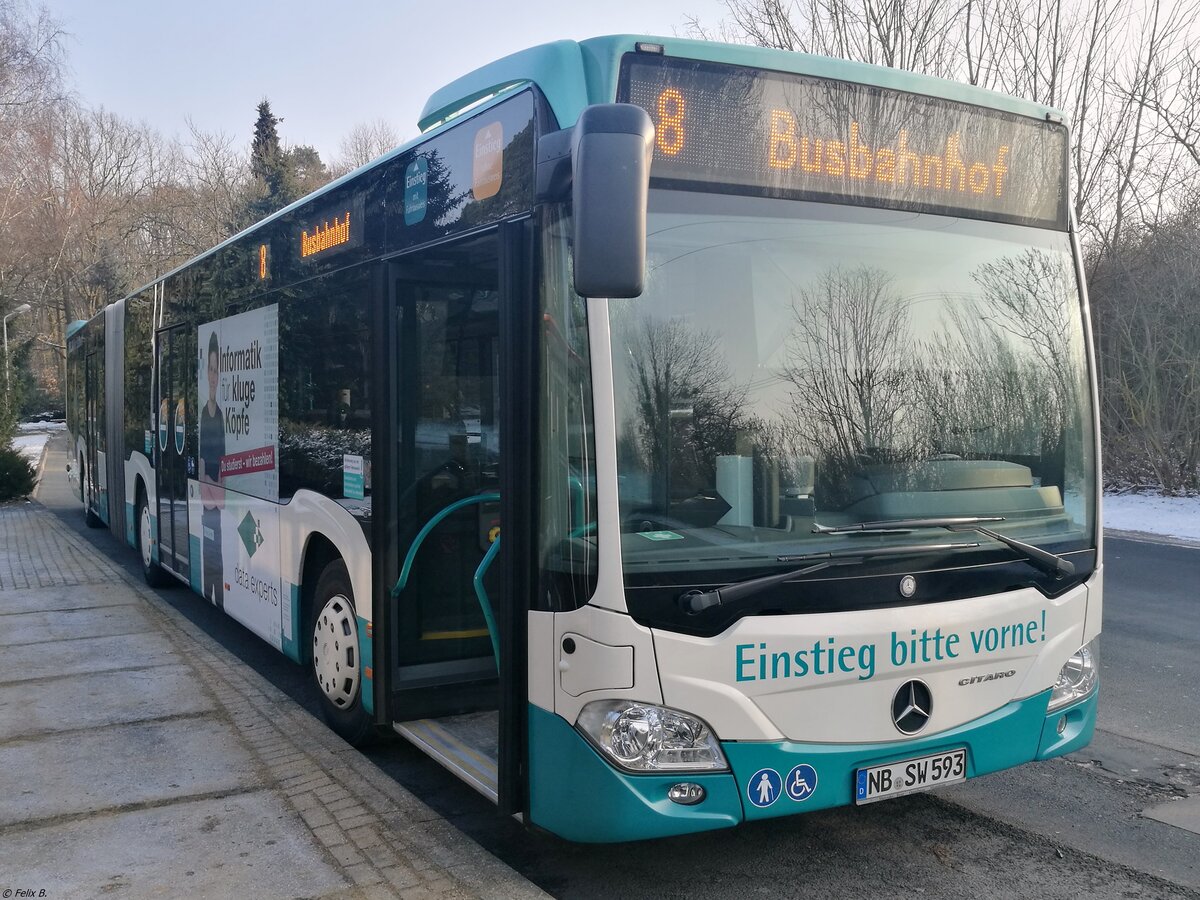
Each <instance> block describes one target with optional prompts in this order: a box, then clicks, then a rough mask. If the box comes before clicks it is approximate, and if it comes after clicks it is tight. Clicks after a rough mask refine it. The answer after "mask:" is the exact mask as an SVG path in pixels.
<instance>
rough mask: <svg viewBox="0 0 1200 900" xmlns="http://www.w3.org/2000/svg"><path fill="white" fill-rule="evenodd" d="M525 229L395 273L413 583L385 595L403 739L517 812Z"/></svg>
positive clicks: (397, 570)
mask: <svg viewBox="0 0 1200 900" xmlns="http://www.w3.org/2000/svg"><path fill="white" fill-rule="evenodd" d="M523 235H524V231H523V229H522V225H521V224H520V223H514V224H508V225H506V226H502V227H501V228H499V229H494V230H492V231H491V232H489V233H487V234H485V235H483V236H476V237H472V238H470V239H466V240H462V241H458V242H455V243H452V244H443V245H439V246H437V247H434V248H431V249H427V250H421V251H416V252H414V253H410V254H407V255H405V256H403V257H400V258H399V259H398V260H396V261H395V262H393V263H392V264H391V267H390V271H389V281H390V291H391V297H392V314H393V316H394V319H393V323H394V327H393V328H392V329H391V337H390V340H391V341H392V346H391V353H390V358H391V359H392V360H393V361H394V362H393V365H394V371H393V373H392V376H391V378H392V383H393V385H394V391H395V402H394V404H393V411H394V412H393V415H394V418H393V419H392V422H393V425H394V429H395V431H394V440H393V441H389V443H391V444H392V446H394V447H395V454H396V455H395V465H394V466H393V467H390V468H392V469H393V471H394V477H395V484H394V486H393V487H392V489H391V490H389V494H390V495H391V496H392V497H394V498H395V499H394V501H393V502H394V504H395V506H394V513H393V514H392V516H391V517H389V518H390V521H391V522H393V523H394V529H395V530H394V532H393V535H394V538H393V541H394V542H393V543H392V547H394V548H395V549H394V554H393V553H388V554H387V557H388V559H389V561H390V563H391V566H392V570H391V572H389V573H388V574H387V576H386V579H385V580H386V583H387V584H388V585H389V586H390V585H392V584H394V583H396V582H402V589H401V590H399V592H398V594H397V595H396V596H394V597H392V596H390V595H389V594H388V593H387V592H385V596H384V599H383V602H384V603H387V604H390V606H389V608H388V614H387V616H386V620H387V621H388V623H389V624H388V627H387V632H388V635H387V639H388V641H389V647H388V655H389V657H390V664H389V683H390V692H389V694H390V696H389V704H388V705H389V712H390V716H391V719H392V721H393V723H394V725H395V727H396V729H397V730H398V731H399V732H400V733H401V734H403V735H404V736H405V737H407V738H408V739H409V740H411V741H413V742H414V743H416V744H417V745H418V746H420V747H421V748H422V749H424V750H425V751H426V752H428V753H430V755H432V756H434V758H436V759H437V760H438V761H439V762H441V763H442V764H443V765H445V766H446V767H447V768H449V769H450V770H451V771H453V772H455V774H457V775H459V776H460V777H461V778H462V779H463V780H464V781H467V782H468V783H469V784H471V785H472V786H474V787H476V788H477V789H478V790H480V791H481V792H482V793H484V794H485V795H486V796H489V797H490V798H491V799H493V800H495V801H497V802H498V804H499V805H500V807H501V809H502V811H505V812H515V811H519V810H520V809H521V808H523V791H522V790H521V787H520V779H519V777H518V775H517V774H515V773H517V772H519V770H520V762H519V760H520V759H521V758H523V756H522V754H523V746H524V745H523V739H522V738H521V735H522V734H523V731H522V728H521V724H520V723H521V722H522V721H523V718H522V715H523V696H524V695H523V688H522V687H518V685H521V686H523V684H524V670H525V660H524V650H523V641H520V640H514V634H515V631H516V630H515V629H514V628H513V627H512V626H513V621H514V619H517V620H518V621H520V622H521V623H522V626H523V624H524V619H523V618H519V619H518V618H517V617H518V615H519V614H518V613H516V612H515V610H516V608H517V605H516V604H515V602H514V599H513V598H514V596H515V595H516V592H515V591H514V588H513V582H512V576H513V574H514V571H513V560H514V556H513V552H512V549H511V548H512V547H514V546H516V547H518V548H519V547H520V545H521V542H520V540H519V539H518V534H517V532H519V531H520V529H519V528H518V527H515V526H513V533H511V534H510V533H509V531H508V530H507V529H510V526H512V523H511V522H510V521H506V519H505V517H506V515H508V510H509V509H510V508H511V504H512V502H513V500H514V497H515V496H516V494H517V493H518V492H516V491H513V490H511V489H510V482H511V480H512V476H511V474H510V471H509V464H510V459H509V454H511V453H513V452H514V451H513V449H512V447H513V446H514V445H513V444H511V443H510V440H511V436H512V434H513V431H512V428H511V423H510V419H511V418H512V415H511V413H510V412H508V409H509V407H510V405H511V404H510V403H508V402H506V400H505V397H506V391H507V390H508V389H509V384H508V382H509V381H510V380H511V379H510V378H509V376H507V375H506V374H505V373H506V371H507V370H506V366H507V365H508V364H509V362H510V360H509V359H508V356H509V353H508V350H507V348H508V347H509V346H510V344H509V343H508V341H507V340H506V329H507V327H508V326H507V325H506V317H507V316H509V315H511V313H510V312H509V310H508V309H507V306H508V304H509V302H510V297H511V296H512V295H513V294H514V293H516V292H517V291H515V290H514V288H513V286H512V285H513V284H514V279H516V278H517V277H524V275H523V274H521V275H520V276H518V275H516V274H515V273H514V270H520V271H521V272H522V273H523V272H524V266H523V265H521V264H520V263H519V262H518V260H519V259H520V257H521V254H520V251H519V248H520V247H521V246H524V244H523V243H522V242H523V241H524V240H525V238H524V237H523ZM517 446H519V445H517ZM378 458H379V457H378V456H377V459H378ZM377 484H378V482H377ZM376 496H378V490H377V492H376ZM526 527H527V526H526ZM502 538H503V539H502ZM518 552H519V549H518ZM393 573H394V574H393Z"/></svg>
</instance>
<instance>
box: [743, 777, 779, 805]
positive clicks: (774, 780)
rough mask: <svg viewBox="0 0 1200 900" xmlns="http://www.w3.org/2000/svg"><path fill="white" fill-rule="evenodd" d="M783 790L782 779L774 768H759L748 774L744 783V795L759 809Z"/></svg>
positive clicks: (774, 799) (771, 801) (777, 796)
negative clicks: (746, 781) (746, 782)
mask: <svg viewBox="0 0 1200 900" xmlns="http://www.w3.org/2000/svg"><path fill="white" fill-rule="evenodd" d="M782 790H783V779H782V778H780V777H779V773H778V772H776V771H775V770H774V769H759V770H758V771H757V772H755V773H754V774H753V775H751V776H750V783H749V784H747V785H746V796H747V797H748V798H749V799H750V802H751V803H753V804H754V805H755V806H757V807H758V808H759V809H765V808H766V807H768V806H770V805H771V804H772V803H774V802H775V801H776V800H778V799H779V794H780V792H781V791H782Z"/></svg>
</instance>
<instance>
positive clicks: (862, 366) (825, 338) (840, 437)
mask: <svg viewBox="0 0 1200 900" xmlns="http://www.w3.org/2000/svg"><path fill="white" fill-rule="evenodd" d="M792 318H793V322H792V333H791V338H790V343H789V346H788V348H787V351H786V362H785V364H784V366H783V367H782V371H781V373H780V374H781V376H782V377H783V378H784V379H785V380H786V381H787V382H789V383H790V386H791V389H792V394H791V406H792V418H793V421H794V422H795V423H796V424H795V428H796V429H797V432H798V435H799V436H800V438H801V442H802V443H803V444H805V445H807V447H809V448H811V449H810V450H809V451H808V452H810V453H811V452H814V451H815V455H819V456H824V457H826V458H828V459H829V460H831V461H832V462H833V464H834V467H835V468H837V467H838V466H840V467H842V468H844V469H850V468H853V467H854V466H855V465H856V464H857V462H858V461H859V460H860V458H861V457H863V456H864V455H866V454H869V453H871V452H873V451H875V450H877V449H879V448H889V449H894V448H897V447H899V446H900V445H901V444H903V443H907V442H909V441H911V436H907V435H906V434H905V429H904V427H903V426H904V421H903V417H904V414H905V409H906V408H911V406H912V402H911V397H909V396H908V394H909V392H910V386H911V380H910V379H909V378H908V377H907V373H908V370H909V368H910V366H909V363H908V359H907V355H906V353H907V348H908V346H909V345H910V343H911V341H910V334H909V322H908V304H907V303H906V301H905V299H904V298H903V297H902V296H900V295H899V293H898V292H897V291H896V288H895V286H894V285H893V283H892V279H891V277H890V276H889V275H888V274H887V273H886V272H884V271H882V270H880V269H875V268H871V267H869V266H858V267H856V268H853V269H842V268H833V269H829V270H827V271H826V272H824V273H822V274H821V275H820V276H819V277H818V278H817V279H815V281H814V282H813V284H812V285H811V286H810V287H807V288H804V289H801V290H800V291H799V293H798V295H797V297H796V299H795V300H794V301H793V304H792Z"/></svg>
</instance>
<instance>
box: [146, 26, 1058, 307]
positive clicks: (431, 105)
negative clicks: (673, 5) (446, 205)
mask: <svg viewBox="0 0 1200 900" xmlns="http://www.w3.org/2000/svg"><path fill="white" fill-rule="evenodd" d="M639 44H651V45H657V46H660V47H662V48H663V52H664V53H665V54H666V55H668V56H677V57H681V58H684V59H697V60H703V61H708V62H723V63H729V64H732V65H741V66H751V67H756V68H762V69H772V70H775V71H779V72H793V73H797V74H801V75H812V76H816V77H820V78H834V79H839V80H842V81H851V82H859V83H862V84H870V85H875V86H878V87H885V88H891V89H893V90H901V91H908V92H910V93H915V94H928V95H930V96H934V97H942V98H944V99H947V100H957V101H959V102H962V103H970V104H973V105H976V106H984V107H988V108H991V109H999V110H1004V111H1007V112H1011V113H1015V114H1017V115H1023V116H1031V117H1033V118H1037V119H1044V118H1046V117H1047V116H1050V117H1052V118H1053V119H1055V120H1056V121H1063V116H1062V114H1061V113H1060V112H1058V111H1057V110H1055V109H1053V108H1051V107H1049V106H1043V105H1042V104H1040V103H1032V102H1030V101H1028V100H1020V99H1018V98H1016V97H1009V96H1007V95H1005V94H998V93H996V92H994V91H988V90H984V89H983V88H977V87H972V86H971V85H966V84H959V83H958V82H955V81H947V80H946V79H944V78H933V77H931V76H928V75H917V74H914V73H912V72H906V71H904V70H902V69H889V68H885V67H883V66H873V65H868V64H866V63H855V62H847V61H846V60H840V59H831V58H829V57H824V56H814V55H812V54H809V53H796V52H792V51H788V50H774V49H770V48H765V47H751V46H748V45H744V44H722V43H717V42H713V41H695V40H688V39H686V38H664V37H653V36H649V35H632V34H617V35H607V36H604V37H596V38H589V39H588V40H585V41H554V42H552V43H549V44H540V45H538V46H536V47H530V48H528V49H526V50H521V51H519V52H517V53H513V54H511V55H509V56H505V57H503V58H501V59H498V60H496V61H494V62H491V63H488V64H487V65H485V66H482V67H480V68H478V69H475V70H474V71H473V72H469V73H468V74H466V75H463V76H462V77H460V78H456V79H455V80H454V81H452V82H450V83H449V84H448V85H446V86H445V87H443V88H441V89H439V90H437V91H435V92H434V93H433V95H432V96H430V98H429V100H427V101H426V103H425V108H424V109H423V110H422V111H421V117H420V119H419V120H418V123H417V124H418V127H419V128H420V130H421V133H420V134H419V135H418V136H417V137H415V138H412V139H410V140H408V141H405V142H404V143H403V144H401V145H400V146H399V147H396V148H395V149H393V150H391V151H389V152H388V153H385V154H384V155H383V156H381V157H379V158H378V159H375V160H372V161H371V162H369V163H367V164H366V165H364V166H362V167H360V168H358V169H355V170H354V171H352V172H349V173H347V174H346V175H343V176H342V177H341V178H338V179H337V180H335V181H332V182H330V183H329V184H327V185H325V186H323V187H321V188H319V189H318V190H316V191H314V192H313V193H311V194H309V195H307V196H305V197H301V198H300V199H299V200H297V201H295V202H294V203H292V204H290V205H288V206H286V207H284V208H283V209H281V210H279V211H278V212H275V213H272V214H271V215H270V216H268V217H267V218H265V219H263V220H261V221H259V222H255V223H254V224H253V225H251V226H250V227H248V228H246V229H244V230H242V231H240V232H239V233H237V234H235V235H233V236H232V237H229V238H226V239H225V240H224V241H222V242H221V243H219V244H217V245H216V246H214V247H212V248H211V249H209V250H206V251H205V252H203V253H200V254H198V255H197V256H195V257H193V258H192V259H189V260H188V261H187V262H185V263H183V264H181V265H179V266H176V267H175V268H174V269H171V270H170V271H168V272H165V273H163V274H162V275H160V276H158V277H157V278H155V279H153V280H152V281H150V282H149V283H147V284H144V285H142V286H141V287H140V288H138V289H137V290H135V291H131V292H130V293H129V295H128V296H131V297H132V296H136V295H137V294H140V293H141V292H142V291H144V290H146V289H147V288H149V287H151V286H152V285H155V284H158V283H159V282H160V281H163V280H165V279H167V278H169V277H171V276H172V275H174V274H176V273H177V272H181V271H183V270H184V269H186V268H188V267H189V266H192V265H194V264H195V263H197V262H199V261H200V260H202V259H204V258H206V257H208V256H211V255H212V254H214V253H216V252H218V251H219V250H221V249H223V248H224V247H227V246H229V245H231V244H233V243H235V242H236V241H238V240H240V239H241V238H243V237H245V236H246V235H248V234H250V233H252V232H254V231H257V230H258V229H259V228H261V227H263V226H264V225H266V224H267V223H269V222H272V221H274V220H276V219H279V218H281V217H283V216H285V215H287V214H288V213H290V212H291V211H293V210H294V209H297V208H298V207H300V206H303V205H305V204H307V203H310V202H312V201H313V200H314V199H316V198H318V197H320V196H321V195H323V194H326V193H328V192H330V191H333V190H335V189H336V188H338V187H339V186H341V185H342V184H344V183H346V182H347V181H350V180H351V179H354V178H357V177H358V176H359V175H361V174H362V173H363V172H366V171H368V170H370V169H373V168H375V167H376V166H379V165H382V164H383V163H385V162H387V161H388V160H390V159H392V158H394V157H396V156H398V155H400V154H402V153H405V152H407V151H408V150H410V149H411V148H412V147H414V146H416V145H418V144H421V143H423V142H424V141H426V140H428V139H429V138H430V137H432V136H433V135H434V134H436V133H438V132H440V131H441V130H443V129H446V128H450V127H452V126H453V125H454V122H455V119H456V118H457V117H458V116H460V115H462V114H464V113H467V112H476V111H481V110H483V109H486V108H487V107H488V106H491V105H493V104H495V103H499V102H500V101H502V100H503V99H505V98H506V97H507V96H508V95H509V93H511V92H512V91H513V90H515V89H519V88H523V87H527V86H528V85H530V84H535V85H537V87H538V88H539V89H540V90H541V91H542V93H543V94H544V95H545V96H546V99H547V101H548V102H549V104H550V108H551V110H553V112H554V115H555V118H556V119H557V120H558V124H559V127H561V128H568V127H570V126H571V125H574V124H575V121H576V120H577V119H578V118H579V114H580V112H582V111H583V109H584V107H586V106H588V105H590V104H592V103H611V102H613V101H614V100H615V98H616V96H617V78H618V76H619V74H620V64H621V57H622V56H624V55H625V54H626V53H633V52H636V51H637V49H638V45H639Z"/></svg>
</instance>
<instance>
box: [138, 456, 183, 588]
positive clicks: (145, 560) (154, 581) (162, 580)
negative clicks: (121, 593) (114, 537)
mask: <svg viewBox="0 0 1200 900" xmlns="http://www.w3.org/2000/svg"><path fill="white" fill-rule="evenodd" d="M134 496H135V497H136V498H137V499H136V500H135V509H136V510H137V513H136V515H137V523H136V524H135V525H134V535H135V539H136V543H137V546H136V547H135V548H134V549H136V550H137V552H138V559H139V561H140V562H141V564H142V578H144V579H145V581H146V584H148V585H150V587H155V588H162V587H170V586H171V585H173V584H174V583H175V579H173V578H172V577H171V576H170V575H168V574H167V572H166V571H165V570H164V569H163V568H162V567H161V566H159V564H158V563H157V562H155V561H154V558H153V555H152V553H151V549H150V548H151V546H152V545H151V544H150V543H148V542H151V541H153V540H154V529H153V527H152V526H151V518H150V516H151V513H150V499H149V492H148V491H147V490H146V482H145V481H143V480H142V476H141V475H138V476H137V483H136V486H135V488H134Z"/></svg>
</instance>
